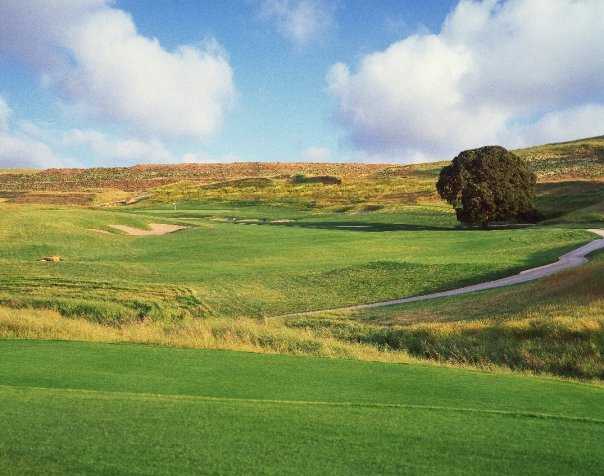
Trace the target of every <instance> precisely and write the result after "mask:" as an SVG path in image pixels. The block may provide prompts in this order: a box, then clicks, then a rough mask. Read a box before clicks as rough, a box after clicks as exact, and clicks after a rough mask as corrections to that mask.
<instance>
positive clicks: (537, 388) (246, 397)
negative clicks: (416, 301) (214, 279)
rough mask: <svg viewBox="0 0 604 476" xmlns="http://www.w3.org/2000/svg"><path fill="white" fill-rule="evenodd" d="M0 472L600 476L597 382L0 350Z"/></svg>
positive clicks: (346, 363)
mask: <svg viewBox="0 0 604 476" xmlns="http://www.w3.org/2000/svg"><path fill="white" fill-rule="evenodd" d="M0 356H1V358H0V408H2V411H1V412H0V428H2V429H3V430H2V431H0V468H3V470H2V471H8V474H11V473H14V474H31V473H41V472H43V473H44V474H58V473H67V472H69V473H74V474H75V473H77V474H224V473H239V474H300V473H315V474H316V473H322V474H377V473H380V474H395V473H398V474H401V473H405V474H444V473H447V474H492V473H497V474H553V473H557V474H574V473H583V474H602V473H603V472H604V445H602V441H604V405H603V403H604V389H603V388H602V387H601V386H597V385H590V384H580V383H576V382H566V381H561V380H556V379H546V378H536V377H530V376H523V375H511V374H505V373H485V372H479V371H470V370H464V369H455V368H443V367H436V366H429V365H418V364H385V363H372V362H360V361H351V360H336V359H320V358H310V357H293V356H283V355H263V354H251V353H242V352H229V351H215V350H212V351H210V350H187V349H176V348H164V347H153V346H143V345H130V344H120V345H115V344H93V343H80V342H61V341H28V340H4V341H0Z"/></svg>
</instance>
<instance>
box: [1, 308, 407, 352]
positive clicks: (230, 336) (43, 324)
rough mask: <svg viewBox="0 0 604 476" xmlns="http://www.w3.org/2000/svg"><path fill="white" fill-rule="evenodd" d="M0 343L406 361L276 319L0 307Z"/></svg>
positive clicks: (374, 348)
mask: <svg viewBox="0 0 604 476" xmlns="http://www.w3.org/2000/svg"><path fill="white" fill-rule="evenodd" d="M0 338H5V339H49V340H77V341H89V342H106V343H123V342H129V343H138V344H154V345H165V346H173V347H182V348H193V349H225V350H237V351H247V352H258V353H273V354H290V355H312V356H318V357H337V358H347V359H358V360H371V361H381V362H409V361H410V360H411V359H409V357H408V355H407V354H406V353H405V352H400V351H392V352H384V351H381V350H379V349H377V348H376V347H374V346H372V345H366V344H358V343H349V342H344V341H340V340H338V339H336V338H334V337H331V336H327V335H321V334H320V333H316V332H313V331H311V330H302V329H293V328H288V327H286V326H284V325H283V324H282V323H280V322H278V321H275V320H272V321H271V320H267V321H260V320H255V319H246V318H240V319H228V320H226V319H188V320H185V321H181V322H178V323H165V322H164V323H162V322H157V321H155V322H154V321H146V322H139V323H125V324H123V325H119V326H111V325H103V324H99V323H95V322H91V321H89V320H86V319H83V318H66V317H63V316H61V315H60V314H59V313H58V312H55V311H50V310H36V309H13V308H6V307H0Z"/></svg>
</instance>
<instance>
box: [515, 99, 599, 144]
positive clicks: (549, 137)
mask: <svg viewBox="0 0 604 476" xmlns="http://www.w3.org/2000/svg"><path fill="white" fill-rule="evenodd" d="M510 130H511V134H510V135H511V137H510V139H509V140H508V142H509V143H510V145H512V146H522V145H525V144H546V143H550V142H563V141H567V140H573V139H577V138H583V137H594V136H600V135H603V134H604V104H586V105H583V106H578V107H572V108H569V109H565V110H562V111H554V112H549V113H547V114H544V115H543V116H542V117H541V118H540V119H539V120H538V121H536V122H534V123H532V124H529V125H526V126H518V127H516V128H514V127H510Z"/></svg>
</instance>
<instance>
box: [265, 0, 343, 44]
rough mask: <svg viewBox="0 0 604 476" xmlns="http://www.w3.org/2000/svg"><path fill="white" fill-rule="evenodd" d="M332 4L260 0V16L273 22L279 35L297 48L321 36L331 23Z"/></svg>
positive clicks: (314, 0)
mask: <svg viewBox="0 0 604 476" xmlns="http://www.w3.org/2000/svg"><path fill="white" fill-rule="evenodd" d="M334 10H335V9H334V4H333V3H332V2H330V1H328V0H262V1H261V3H260V16H261V17H262V18H264V19H266V20H270V21H273V22H274V23H275V25H276V28H277V30H278V31H279V33H281V35H283V36H284V37H285V38H287V39H288V40H289V41H291V42H293V43H294V44H295V45H297V46H304V45H306V44H307V43H310V42H311V41H313V40H315V39H317V38H318V37H320V36H321V35H323V34H324V33H325V32H326V31H327V29H328V28H329V27H330V26H331V25H332V23H333V15H334Z"/></svg>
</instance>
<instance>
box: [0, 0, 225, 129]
mask: <svg viewBox="0 0 604 476" xmlns="http://www.w3.org/2000/svg"><path fill="white" fill-rule="evenodd" d="M110 5H111V2H109V1H107V0H82V1H79V0H54V1H53V2H48V1H47V0H20V1H8V2H2V3H1V4H0V18H2V19H3V20H2V29H1V30H0V53H4V54H11V55H13V56H17V57H19V58H21V59H22V60H24V61H27V62H29V63H30V64H32V65H34V66H35V67H36V68H38V69H39V70H40V72H41V73H42V75H43V82H44V84H47V85H50V86H54V87H58V88H59V90H60V91H61V92H62V94H63V95H65V96H66V97H67V98H68V99H69V100H71V101H73V102H74V103H75V104H76V105H77V106H78V107H79V108H80V109H83V110H87V111H89V112H92V113H94V114H96V115H98V116H99V117H103V118H106V119H110V120H114V121H122V122H125V123H128V124H131V125H132V126H133V127H134V128H136V129H137V130H139V131H141V132H144V133H151V134H159V135H165V136H190V137H196V138H205V137H208V136H210V135H212V134H213V133H215V132H216V131H217V130H218V128H219V127H220V126H221V123H222V121H223V116H224V114H225V112H226V111H227V110H228V109H229V107H230V105H231V104H232V102H233V100H234V97H235V94H236V93H235V86H234V83H233V72H232V69H231V66H230V64H229V62H228V59H227V57H226V54H225V53H224V52H223V51H222V49H221V48H220V47H218V45H217V43H216V42H215V41H212V40H209V41H206V42H204V43H203V44H201V43H200V44H199V45H185V46H180V47H179V48H177V49H176V50H175V51H167V50H166V49H164V48H163V47H162V46H161V45H160V43H159V41H158V40H157V39H155V38H148V37H145V36H143V35H141V34H140V33H138V31H137V29H136V26H135V24H134V22H133V20H132V17H131V16H130V15H129V14H127V13H126V12H124V11H123V10H120V9H116V8H111V6H110ZM5 25H8V27H7V28H5Z"/></svg>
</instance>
